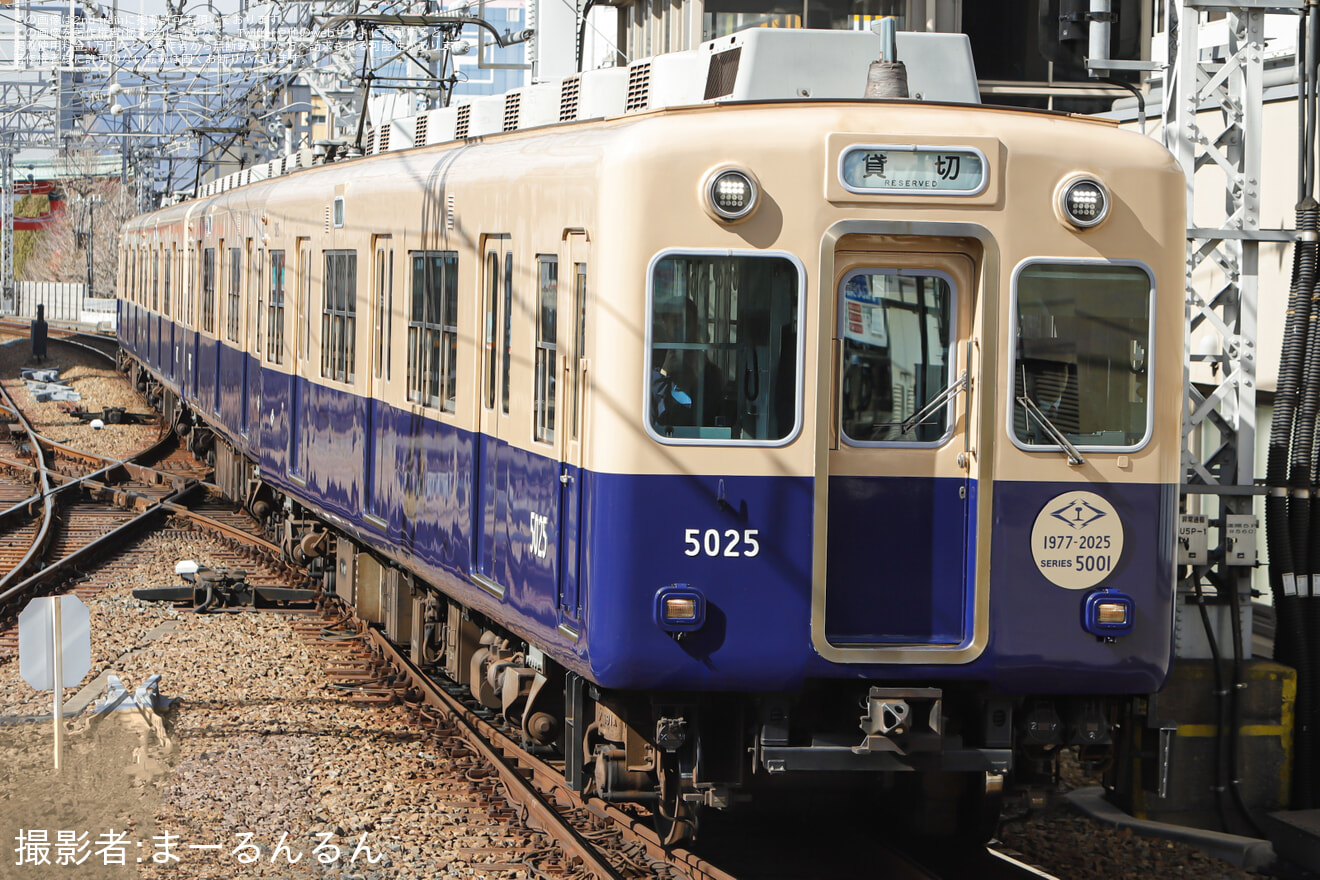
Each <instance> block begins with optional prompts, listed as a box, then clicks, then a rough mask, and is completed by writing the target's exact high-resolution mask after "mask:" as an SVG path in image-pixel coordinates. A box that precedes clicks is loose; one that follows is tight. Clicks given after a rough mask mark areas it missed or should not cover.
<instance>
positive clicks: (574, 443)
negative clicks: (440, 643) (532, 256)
mask: <svg viewBox="0 0 1320 880" xmlns="http://www.w3.org/2000/svg"><path fill="white" fill-rule="evenodd" d="M588 247H589V244H588V239H587V236H586V234H585V233H583V232H570V233H568V234H567V235H566V236H565V241H564V253H565V259H564V260H563V263H562V265H563V268H561V270H560V273H559V274H560V277H559V321H558V324H559V332H558V335H559V350H560V351H561V352H563V355H562V357H561V358H560V361H561V366H560V381H559V382H558V383H557V384H558V385H559V412H561V413H562V414H563V415H562V416H561V417H560V429H559V449H560V476H559V483H560V489H559V554H558V559H559V611H560V614H561V615H562V617H563V618H565V619H567V620H571V621H577V620H580V619H581V606H582V587H581V582H582V538H583V528H582V526H583V522H582V493H583V486H582V484H583V478H584V476H585V475H584V474H583V471H582V465H583V462H584V458H583V447H584V443H585V438H586V434H585V430H584V428H585V423H586V417H585V411H586V395H587V366H588V365H587V361H586V358H585V355H584V352H585V350H586V334H587V256H588ZM565 269H566V270H567V271H565Z"/></svg>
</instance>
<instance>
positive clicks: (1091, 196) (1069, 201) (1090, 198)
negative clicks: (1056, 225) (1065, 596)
mask: <svg viewBox="0 0 1320 880" xmlns="http://www.w3.org/2000/svg"><path fill="white" fill-rule="evenodd" d="M1059 213H1060V214H1062V215H1063V219H1064V220H1066V221H1068V223H1070V224H1071V225H1073V226H1075V227H1077V228H1078V229H1090V228H1091V227H1093V226H1099V225H1100V224H1101V223H1103V222H1104V219H1105V218H1106V217H1108V216H1109V190H1107V189H1105V185H1104V184H1103V183H1101V182H1100V181H1098V180H1096V179H1094V178H1091V177H1074V178H1071V179H1069V180H1066V181H1064V182H1063V184H1062V185H1061V186H1060V187H1059Z"/></svg>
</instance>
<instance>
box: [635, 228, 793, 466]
mask: <svg viewBox="0 0 1320 880" xmlns="http://www.w3.org/2000/svg"><path fill="white" fill-rule="evenodd" d="M652 267H653V268H652V272H651V278H650V290H649V294H650V303H649V306H650V315H649V318H650V320H649V321H648V324H647V354H648V359H649V362H648V363H647V365H646V370H647V374H646V375H647V377H648V379H647V388H648V395H647V396H648V398H649V399H648V404H647V428H648V430H649V431H650V433H651V434H652V436H653V437H655V438H656V439H658V440H660V441H661V442H673V443H706V444H725V443H783V442H786V441H788V440H789V439H791V438H792V437H793V436H795V435H796V433H797V431H798V428H799V425H800V424H801V398H802V388H801V385H802V381H801V375H800V372H801V367H800V360H801V355H800V349H801V342H800V337H799V327H800V326H801V323H802V316H801V307H802V297H801V289H802V277H803V270H802V266H801V263H800V262H798V261H797V260H796V259H794V258H790V257H788V256H770V255H764V254H760V253H758V254H755V255H753V254H737V253H735V254H727V253H721V254H709V253H702V254H667V255H663V256H662V257H661V258H657V259H656V260H654V261H653V264H652Z"/></svg>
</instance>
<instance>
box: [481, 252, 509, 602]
mask: <svg viewBox="0 0 1320 880" xmlns="http://www.w3.org/2000/svg"><path fill="white" fill-rule="evenodd" d="M482 254H483V257H482V264H481V273H480V278H481V304H482V313H481V328H480V332H481V334H482V336H481V341H482V345H481V376H480V377H479V385H478V387H479V389H480V394H479V397H480V398H481V402H480V405H479V406H478V411H479V414H480V415H479V418H478V426H479V429H480V430H479V432H478V434H477V436H476V438H475V449H474V455H473V458H474V461H475V463H476V468H475V470H476V473H475V479H474V486H475V488H476V491H475V493H474V494H475V498H474V499H473V504H472V517H473V528H472V540H473V560H472V569H473V575H474V577H475V578H476V580H477V582H478V583H482V584H484V585H485V586H486V587H487V588H488V589H493V590H495V591H496V592H499V593H502V592H503V588H502V587H501V586H500V585H501V584H503V583H504V581H505V580H506V578H504V577H503V564H504V562H505V561H506V554H507V549H508V542H507V539H506V540H505V541H504V542H503V543H502V544H501V542H500V541H498V540H497V538H498V535H499V534H500V533H501V532H504V533H505V534H506V535H507V530H504V529H502V528H501V526H502V525H503V524H505V522H506V521H507V519H508V515H509V510H508V508H509V497H508V486H509V473H508V471H509V461H508V458H509V456H508V453H507V451H506V450H505V449H504V447H505V444H506V443H507V435H508V427H507V424H508V421H509V369H510V359H511V357H512V353H511V347H510V346H511V340H510V334H511V331H512V321H513V319H512V314H511V308H512V305H513V249H512V244H511V242H510V240H509V236H507V235H487V236H485V238H484V241H483V248H482ZM502 437H504V438H506V439H501V438H502Z"/></svg>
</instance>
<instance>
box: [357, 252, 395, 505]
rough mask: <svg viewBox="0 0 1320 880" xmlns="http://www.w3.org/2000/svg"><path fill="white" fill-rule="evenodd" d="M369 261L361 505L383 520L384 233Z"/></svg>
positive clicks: (390, 282) (388, 287)
mask: <svg viewBox="0 0 1320 880" xmlns="http://www.w3.org/2000/svg"><path fill="white" fill-rule="evenodd" d="M372 254H373V256H372V261H371V300H370V303H369V307H370V309H371V369H369V370H368V371H367V397H366V414H365V415H366V433H365V437H364V442H363V455H364V456H365V461H364V463H363V474H364V475H365V477H366V479H365V480H364V481H363V482H364V485H363V487H362V495H363V499H362V503H363V509H364V510H365V512H366V514H367V516H369V517H372V518H374V519H376V520H377V521H378V522H381V523H382V524H383V521H382V520H381V517H382V516H383V515H384V505H382V504H381V501H380V495H381V489H380V480H381V476H382V475H381V469H382V464H381V457H382V449H381V446H380V437H379V435H380V433H381V429H382V428H383V427H385V426H384V425H383V424H382V414H383V413H384V412H386V411H387V407H386V405H385V404H384V403H383V402H382V401H381V400H380V394H381V390H382V388H383V386H384V384H385V383H386V382H387V381H389V368H390V331H391V328H392V326H393V318H392V313H393V311H394V242H393V240H392V239H391V237H390V236H388V235H373V236H372Z"/></svg>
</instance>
